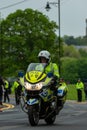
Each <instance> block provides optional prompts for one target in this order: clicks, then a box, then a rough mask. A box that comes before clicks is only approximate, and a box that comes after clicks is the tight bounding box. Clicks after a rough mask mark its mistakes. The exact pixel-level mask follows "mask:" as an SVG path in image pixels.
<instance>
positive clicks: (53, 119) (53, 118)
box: [45, 115, 56, 125]
mask: <svg viewBox="0 0 87 130" xmlns="http://www.w3.org/2000/svg"><path fill="white" fill-rule="evenodd" d="M55 119H56V115H52V116H49V117H48V118H46V119H45V122H46V123H47V124H48V125H52V124H53V123H54V122H55Z"/></svg>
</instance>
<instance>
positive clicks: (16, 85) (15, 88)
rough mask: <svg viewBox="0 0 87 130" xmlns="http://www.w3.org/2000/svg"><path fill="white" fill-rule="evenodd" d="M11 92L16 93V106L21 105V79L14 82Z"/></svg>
mask: <svg viewBox="0 0 87 130" xmlns="http://www.w3.org/2000/svg"><path fill="white" fill-rule="evenodd" d="M11 91H12V93H15V102H16V105H19V104H20V96H21V93H22V85H21V84H20V79H19V78H18V79H17V80H16V81H14V83H13V85H12V89H11Z"/></svg>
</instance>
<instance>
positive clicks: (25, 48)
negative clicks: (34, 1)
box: [0, 9, 58, 75]
mask: <svg viewBox="0 0 87 130" xmlns="http://www.w3.org/2000/svg"><path fill="white" fill-rule="evenodd" d="M57 28H58V26H57V25H56V23H55V22H53V21H49V18H48V17H46V16H45V15H43V14H42V13H41V12H38V11H37V10H35V11H34V10H32V9H25V10H24V11H22V10H17V11H16V12H14V13H12V14H10V15H8V17H7V18H6V19H5V20H2V22H1V26H0V30H2V31H1V33H0V39H1V44H2V59H3V60H2V62H3V73H4V74H5V72H6V73H9V74H10V75H12V74H13V72H12V70H13V71H14V75H15V74H16V71H15V70H20V69H21V70H22V69H23V70H26V68H27V65H28V64H29V63H30V62H34V61H36V60H37V58H36V57H37V54H38V52H39V51H40V50H42V49H48V51H50V50H51V48H53V47H54V44H55V39H56V37H57V36H56V33H55V31H56V29H57ZM1 69H2V68H1Z"/></svg>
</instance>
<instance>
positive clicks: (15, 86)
mask: <svg viewBox="0 0 87 130" xmlns="http://www.w3.org/2000/svg"><path fill="white" fill-rule="evenodd" d="M18 86H19V83H18V82H17V81H14V83H13V85H12V88H11V92H12V93H14V92H15V89H16V88H17V87H18Z"/></svg>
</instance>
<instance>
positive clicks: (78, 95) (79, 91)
mask: <svg viewBox="0 0 87 130" xmlns="http://www.w3.org/2000/svg"><path fill="white" fill-rule="evenodd" d="M77 98H78V102H81V101H82V90H81V89H77Z"/></svg>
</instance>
